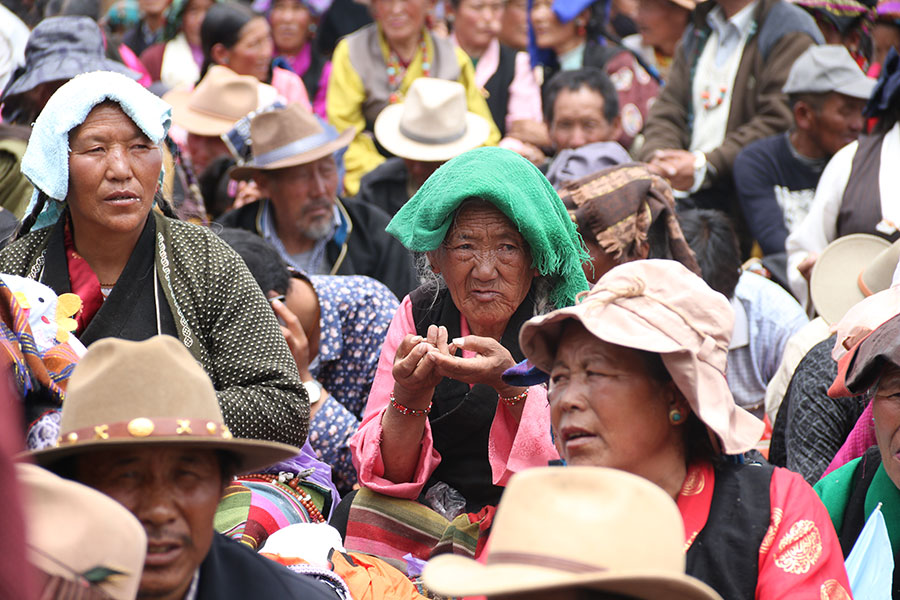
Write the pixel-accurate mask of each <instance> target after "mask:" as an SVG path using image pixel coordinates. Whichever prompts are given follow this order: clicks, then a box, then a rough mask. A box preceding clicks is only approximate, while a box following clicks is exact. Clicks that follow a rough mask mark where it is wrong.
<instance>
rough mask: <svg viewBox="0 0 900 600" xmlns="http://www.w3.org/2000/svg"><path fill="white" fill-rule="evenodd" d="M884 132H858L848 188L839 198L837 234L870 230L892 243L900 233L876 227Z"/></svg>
mask: <svg viewBox="0 0 900 600" xmlns="http://www.w3.org/2000/svg"><path fill="white" fill-rule="evenodd" d="M883 142H884V135H861V136H860V137H859V146H858V147H857V149H856V154H854V155H853V162H852V164H851V167H850V176H849V177H848V179H847V187H846V188H844V195H843V197H842V198H841V209H840V211H839V212H838V218H837V237H844V236H845V235H849V234H851V233H869V234H872V235H877V236H881V237H883V238H886V239H888V240H889V241H891V242H893V241H895V240H896V239H897V238H898V237H900V234H898V233H897V232H894V233H890V234H886V233H881V232H880V231H878V230H877V229H876V228H875V227H876V226H877V225H878V224H879V223H880V222H881V219H882V218H883V215H882V214H881V186H880V185H879V183H878V174H879V173H880V172H881V145H882V143H883Z"/></svg>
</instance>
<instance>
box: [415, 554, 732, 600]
mask: <svg viewBox="0 0 900 600" xmlns="http://www.w3.org/2000/svg"><path fill="white" fill-rule="evenodd" d="M422 578H423V581H424V583H425V585H426V587H428V589H429V590H431V591H433V592H436V593H438V594H442V595H450V596H475V595H486V596H492V595H498V594H504V595H505V594H517V593H524V592H537V591H542V590H547V591H549V590H553V589H557V590H558V589H571V588H588V589H592V590H602V591H605V592H611V593H615V594H622V595H626V596H629V597H633V598H640V599H641V600H655V599H657V598H667V599H668V600H721V597H720V596H719V595H718V594H717V593H716V592H715V591H714V590H713V589H712V588H711V587H709V586H708V585H707V584H705V583H703V582H702V581H699V580H697V579H695V578H693V577H689V576H687V575H679V574H677V573H674V574H673V573H661V572H659V571H654V570H653V569H652V568H648V569H646V570H643V571H617V572H615V573H610V572H608V571H596V572H592V573H579V574H572V573H567V572H564V571H559V570H556V569H550V568H544V567H538V566H533V565H516V564H502V565H483V564H481V563H479V562H477V561H475V560H472V559H471V558H467V557H464V556H458V555H453V554H442V555H440V556H436V557H434V558H433V559H431V560H430V561H428V564H427V565H426V566H425V570H424V572H423V573H422Z"/></svg>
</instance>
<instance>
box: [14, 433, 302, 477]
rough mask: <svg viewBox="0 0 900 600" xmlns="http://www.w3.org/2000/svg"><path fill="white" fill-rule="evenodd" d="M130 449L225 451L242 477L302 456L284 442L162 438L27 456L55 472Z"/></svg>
mask: <svg viewBox="0 0 900 600" xmlns="http://www.w3.org/2000/svg"><path fill="white" fill-rule="evenodd" d="M130 446H138V447H143V446H178V447H189V448H194V449H197V450H224V451H227V452H229V453H231V454H232V455H233V456H235V457H236V458H237V460H238V473H251V472H253V471H257V470H259V469H262V468H264V467H267V466H269V465H272V464H275V463H277V462H281V461H283V460H287V459H289V458H292V457H294V456H297V455H298V454H300V449H299V448H296V447H294V446H290V445H288V444H282V443H281V442H267V441H263V440H248V439H243V438H231V439H230V440H224V439H221V438H200V437H195V438H190V437H185V436H180V437H169V436H160V437H150V438H140V439H108V440H85V441H83V442H78V443H76V444H67V445H65V446H57V447H54V448H45V449H43V450H35V451H32V452H28V453H26V455H27V456H29V457H31V459H32V460H34V462H36V463H37V464H39V465H41V466H42V467H45V468H47V469H50V470H51V471H52V470H53V465H54V464H56V463H57V462H59V461H60V460H62V459H64V458H68V457H71V456H77V455H78V454H84V453H85V452H93V451H97V450H106V449H109V450H113V451H115V450H122V449H124V448H128V447H130Z"/></svg>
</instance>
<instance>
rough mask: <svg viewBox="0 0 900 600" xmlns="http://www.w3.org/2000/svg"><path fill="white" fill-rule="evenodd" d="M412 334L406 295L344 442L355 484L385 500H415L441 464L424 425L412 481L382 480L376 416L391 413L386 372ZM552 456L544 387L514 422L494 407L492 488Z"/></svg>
mask: <svg viewBox="0 0 900 600" xmlns="http://www.w3.org/2000/svg"><path fill="white" fill-rule="evenodd" d="M415 332H416V326H415V323H414V322H413V316H412V303H411V302H410V299H409V296H406V297H405V298H404V299H403V302H401V303H400V307H399V308H398V309H397V313H396V314H395V315H394V319H393V321H391V325H390V327H389V328H388V332H387V336H386V338H385V340H384V345H383V346H382V348H381V358H380V359H379V360H378V371H377V372H376V374H375V381H374V382H373V383H372V389H371V391H370V392H369V401H368V404H366V411H365V414H364V415H363V421H362V423H361V424H360V426H359V430H358V431H357V432H356V435H354V436H353V437H352V438H351V439H350V450H351V452H352V454H353V465H354V466H355V467H356V470H357V473H358V474H359V483H360V485H362V486H364V487H367V488H369V489H371V490H373V491H376V492H379V493H382V494H385V495H388V496H393V497H396V498H406V499H409V500H414V499H415V498H417V497H418V496H419V494H420V493H421V492H422V488H423V486H424V485H425V483H426V482H427V481H428V479H429V477H431V474H432V473H433V472H434V470H435V469H436V468H437V466H438V465H439V464H440V462H441V455H440V453H438V451H437V450H435V449H434V440H433V439H432V437H431V425H430V424H429V423H428V422H427V421H426V423H425V434H424V435H423V436H422V442H421V444H420V445H419V461H418V464H417V466H416V470H415V474H414V476H413V480H412V481H409V482H403V483H394V482H393V481H389V480H387V479H385V478H384V461H383V460H382V456H381V431H382V430H381V417H382V414H383V413H384V411H385V410H393V409H391V408H390V392H391V390H392V389H393V387H394V379H393V375H392V373H391V372H392V367H393V364H394V356H395V355H396V353H397V348H398V347H399V345H400V342H401V341H402V340H403V338H404V337H405V336H406V335H407V334H415ZM460 332H461V334H462V335H463V336H466V335H468V334H469V325H468V323H467V322H466V320H465V317H462V318H461V323H460ZM463 356H464V357H472V356H474V354H473V353H472V352H466V351H465V350H463ZM558 458H559V454H557V452H556V448H555V447H554V446H553V442H552V441H551V439H550V409H549V405H548V403H547V390H546V388H544V386H542V385H538V386H533V387H531V388H529V392H528V399H527V400H526V401H525V408H524V410H523V412H522V418H521V421H520V422H518V423H517V422H516V420H515V419H514V418H513V417H512V415H511V414H510V412H509V410H508V409H507V408H506V405H505V404H503V403H502V402H501V403H499V404H498V405H497V413H496V415H495V416H494V422H493V424H492V425H491V433H490V444H489V447H488V460H489V461H490V463H491V472H492V474H493V482H494V484H496V485H501V486H502V485H506V482H507V481H508V480H509V478H510V476H511V475H512V474H513V473H516V472H518V471H522V470H524V469H527V468H529V467H537V466H546V465H547V462H548V461H551V460H556V459H558Z"/></svg>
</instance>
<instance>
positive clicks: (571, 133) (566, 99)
mask: <svg viewBox="0 0 900 600" xmlns="http://www.w3.org/2000/svg"><path fill="white" fill-rule="evenodd" d="M620 134H621V128H620V126H619V118H618V117H616V118H615V119H614V120H613V121H612V122H609V121H607V120H606V115H605V114H604V102H603V95H602V94H601V93H600V92H597V91H594V90H592V89H590V88H588V87H587V86H581V87H580V88H578V89H577V90H565V89H564V90H560V91H559V95H557V96H556V102H555V103H554V104H553V121H552V122H551V123H550V141H551V142H553V146H554V147H555V148H556V150H557V151H560V150H570V149H574V148H581V147H582V146H584V145H586V144H593V143H594V142H612V141H615V140H616V139H617V138H618V137H619V135H620Z"/></svg>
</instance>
